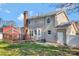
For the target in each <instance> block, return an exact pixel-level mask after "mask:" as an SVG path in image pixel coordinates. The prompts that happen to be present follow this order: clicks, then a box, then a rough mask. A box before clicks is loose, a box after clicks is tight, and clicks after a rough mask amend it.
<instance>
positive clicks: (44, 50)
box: [0, 42, 79, 56]
mask: <svg viewBox="0 0 79 59" xmlns="http://www.w3.org/2000/svg"><path fill="white" fill-rule="evenodd" d="M45 44H46V43H43V44H38V43H36V42H26V43H23V44H14V45H12V44H8V43H6V42H0V56H61V55H62V56H71V55H79V52H78V51H79V50H78V49H72V48H68V47H62V46H58V45H49V44H47V45H45Z"/></svg>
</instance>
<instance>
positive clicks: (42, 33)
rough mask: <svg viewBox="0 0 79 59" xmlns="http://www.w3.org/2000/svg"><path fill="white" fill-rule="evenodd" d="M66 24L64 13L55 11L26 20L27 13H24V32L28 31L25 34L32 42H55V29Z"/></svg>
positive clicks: (66, 19)
mask: <svg viewBox="0 0 79 59" xmlns="http://www.w3.org/2000/svg"><path fill="white" fill-rule="evenodd" d="M66 22H68V18H67V16H66V13H65V12H64V11H55V12H51V13H48V14H45V15H39V16H33V17H30V18H28V12H27V11H25V12H24V30H26V29H28V32H27V34H29V35H30V36H31V37H32V39H33V40H40V41H41V40H45V41H47V42H57V31H56V29H55V27H56V26H57V25H59V24H61V23H66ZM25 28H26V29H25ZM25 33H26V32H25Z"/></svg>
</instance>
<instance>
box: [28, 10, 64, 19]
mask: <svg viewBox="0 0 79 59" xmlns="http://www.w3.org/2000/svg"><path fill="white" fill-rule="evenodd" d="M61 12H65V11H64V10H60V11H53V12H49V13H46V14H40V15H36V16H32V17H29V18H28V19H35V18H41V17H46V16H52V15H56V14H58V13H61Z"/></svg>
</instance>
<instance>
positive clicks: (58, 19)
mask: <svg viewBox="0 0 79 59" xmlns="http://www.w3.org/2000/svg"><path fill="white" fill-rule="evenodd" d="M55 20H56V21H55V25H59V24H61V23H65V22H68V18H67V16H66V15H65V13H64V12H61V13H59V14H56V16H55Z"/></svg>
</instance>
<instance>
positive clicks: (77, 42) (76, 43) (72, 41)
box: [67, 35, 79, 48]
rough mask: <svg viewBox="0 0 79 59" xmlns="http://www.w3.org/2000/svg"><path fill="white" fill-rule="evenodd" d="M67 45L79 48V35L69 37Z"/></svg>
mask: <svg viewBox="0 0 79 59" xmlns="http://www.w3.org/2000/svg"><path fill="white" fill-rule="evenodd" d="M67 45H68V46H71V47H76V48H79V35H70V36H68V37H67Z"/></svg>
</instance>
